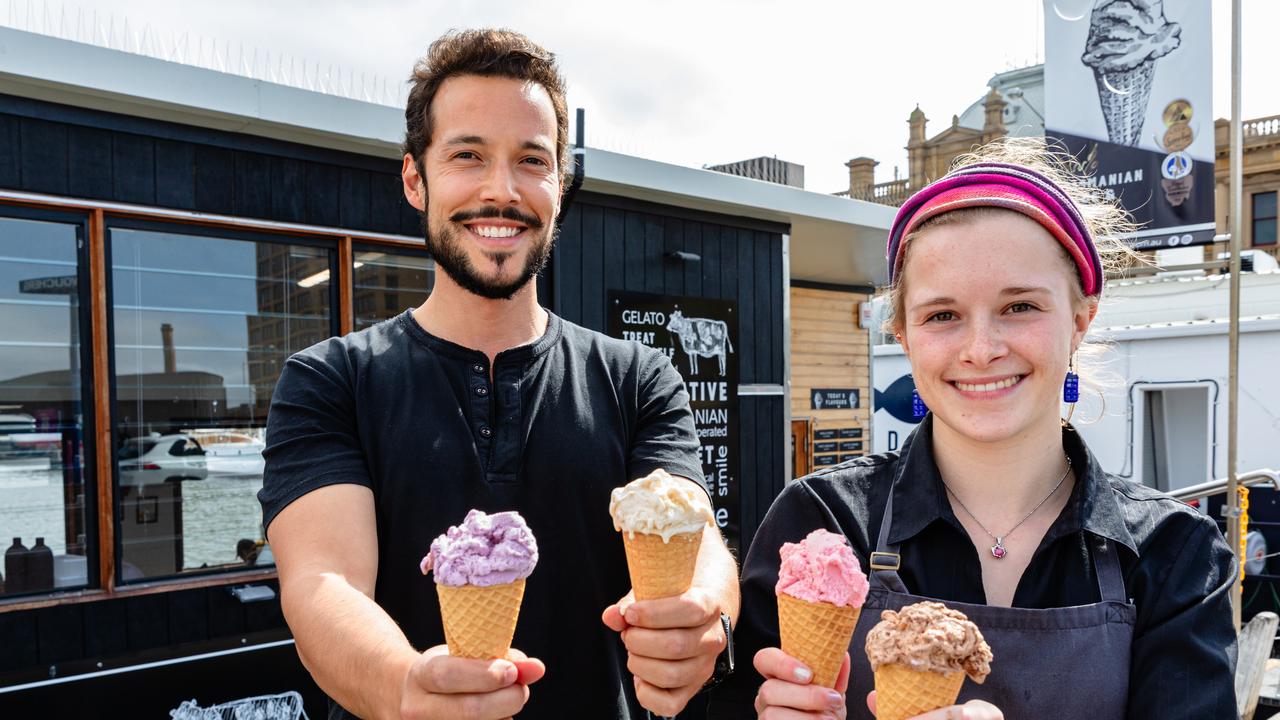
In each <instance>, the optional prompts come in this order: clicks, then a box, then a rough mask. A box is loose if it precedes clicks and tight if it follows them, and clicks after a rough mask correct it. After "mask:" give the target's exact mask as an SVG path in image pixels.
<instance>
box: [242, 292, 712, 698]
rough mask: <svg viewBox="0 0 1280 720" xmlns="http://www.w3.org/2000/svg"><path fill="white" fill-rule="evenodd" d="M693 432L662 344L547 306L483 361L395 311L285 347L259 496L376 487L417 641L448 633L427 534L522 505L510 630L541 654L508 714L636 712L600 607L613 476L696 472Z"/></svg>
mask: <svg viewBox="0 0 1280 720" xmlns="http://www.w3.org/2000/svg"><path fill="white" fill-rule="evenodd" d="M491 375H492V379H491ZM698 447H699V445H698V439H697V437H696V436H695V433H694V425H693V416H692V414H691V413H690V411H689V402H688V395H687V393H686V391H685V386H684V382H683V381H682V380H681V378H680V375H679V374H678V373H677V372H676V370H675V368H674V367H672V365H671V362H670V360H668V358H667V357H666V356H665V355H663V354H661V353H660V352H658V351H656V350H652V349H649V348H645V347H643V346H641V345H639V344H638V343H633V342H627V341H622V340H615V339H612V338H609V337H606V336H604V335H601V334H599V333H596V332H592V331H590V330H586V329H584V328H581V327H578V326H576V325H574V324H572V323H569V322H565V321H563V320H561V319H560V318H558V317H556V316H555V315H552V316H551V318H550V321H549V322H548V324H547V330H546V333H545V334H544V335H543V337H542V338H540V339H539V340H537V341H536V342H534V343H533V344H531V345H526V346H523V347H519V348H514V349H512V350H507V351H504V352H502V353H499V354H498V356H497V357H496V358H495V362H494V364H493V367H492V368H490V367H489V360H488V359H487V358H486V357H485V355H484V354H483V353H481V352H478V351H475V350H470V349H467V348H464V347H461V346H459V345H456V344H454V343H451V342H448V341H446V340H442V339H440V338H437V337H434V336H432V335H430V334H428V333H427V332H426V331H424V330H423V329H422V327H421V326H419V325H418V323H417V322H416V321H415V320H414V319H413V316H412V315H411V314H410V313H408V312H406V313H404V314H402V315H400V316H399V317H396V318H394V319H392V320H388V321H386V322H384V323H381V324H379V325H376V326H374V327H372V328H370V329H367V330H364V331H361V332H357V333H353V334H351V335H348V336H346V337H343V338H333V339H330V340H326V341H324V342H322V343H320V344H318V345H315V346H314V347H311V348H309V349H307V350H304V351H303V352H300V353H298V354H297V355H294V356H293V357H292V358H290V359H289V361H288V363H287V364H286V365H285V368H284V370H283V372H282V374H281V376H280V381H279V383H278V384H277V385H276V391H275V395H274V397H273V399H272V404H271V414H270V416H269V418H268V424H267V448H266V450H265V451H264V453H263V455H264V456H265V458H266V461H267V464H266V472H265V476H264V479H263V488H262V492H261V493H260V494H259V498H260V499H261V501H262V506H263V516H264V517H263V520H264V523H265V524H269V523H270V522H271V520H272V519H273V518H274V517H275V516H276V514H277V513H279V512H280V510H282V509H283V508H284V507H285V506H287V505H288V504H289V503H291V502H293V501H294V500H295V499H297V498H298V497H301V496H302V495H304V494H306V493H308V492H310V491H312V490H315V489H317V488H320V487H323V486H326V485H331V484H335V483H354V484H358V485H364V486H367V487H369V488H371V489H372V490H373V494H374V501H375V510H376V513H377V530H378V552H379V558H378V579H377V585H376V590H375V595H374V599H375V600H376V601H377V602H378V604H379V605H381V606H382V607H383V608H384V609H385V610H386V611H387V613H388V614H389V615H390V616H391V617H392V618H393V619H394V620H395V621H396V622H397V623H398V624H399V625H400V627H401V628H402V629H403V630H404V632H405V635H406V636H407V637H408V639H409V642H410V643H412V644H413V646H414V647H416V648H419V649H426V648H427V647H430V646H433V645H438V644H441V643H443V642H444V632H443V628H442V627H441V623H440V610H439V603H438V600H437V597H436V591H435V586H434V581H433V579H432V578H431V577H424V576H423V575H422V574H421V573H420V572H419V570H418V562H419V560H421V559H422V556H423V555H424V554H426V552H427V550H428V548H429V547H430V543H431V541H432V539H434V538H435V537H436V536H437V535H439V534H441V533H442V532H444V531H445V529H446V528H447V527H448V526H450V525H457V524H458V523H460V522H461V521H462V519H463V517H464V516H465V515H466V513H467V511H468V510H469V509H471V508H479V509H481V510H484V511H485V512H497V511H502V510H517V511H519V512H520V513H521V514H522V515H523V516H524V518H525V520H526V521H527V522H528V523H529V527H530V529H531V530H533V533H534V535H535V537H536V538H537V540H538V551H539V560H538V565H537V567H536V568H535V569H534V572H533V574H532V575H531V576H530V577H529V579H528V580H527V582H526V585H525V596H524V602H523V605H522V606H521V610H520V619H519V623H518V624H517V626H516V633H515V639H514V642H513V645H514V646H515V647H516V648H518V649H520V650H522V651H524V652H526V653H528V654H529V655H531V656H533V657H537V658H539V659H541V660H542V661H543V662H545V663H546V666H547V674H546V677H545V678H543V679H542V680H541V681H539V682H538V683H537V684H536V685H534V686H533V687H532V688H530V690H531V692H530V698H529V702H528V704H527V705H526V706H525V709H524V711H523V712H521V713H520V717H521V718H552V717H555V718H560V717H571V716H575V717H590V718H627V717H637V716H639V717H644V714H643V711H642V710H640V708H639V706H638V705H637V704H636V702H635V698H634V690H633V685H632V682H631V678H630V676H629V674H628V673H627V671H626V654H625V650H623V648H622V644H621V642H620V641H619V639H618V636H617V634H616V633H614V632H612V631H610V630H609V629H608V628H606V627H605V626H604V624H603V623H602V622H601V621H600V614H601V612H602V611H603V610H604V609H605V607H607V606H608V605H609V604H611V603H613V602H616V601H617V600H618V599H619V598H621V597H622V596H623V594H625V593H626V592H627V591H628V590H629V589H630V586H631V583H630V580H629V578H628V575H627V563H626V557H625V554H624V552H623V546H622V540H621V537H620V536H619V534H618V533H617V532H615V531H614V529H613V521H612V519H611V518H610V516H609V493H610V491H611V490H612V489H613V488H615V487H617V486H619V485H622V484H624V483H626V482H627V481H629V480H632V479H634V478H637V477H641V476H643V475H646V474H648V473H649V472H651V471H652V470H654V469H656V468H664V469H666V470H667V471H669V472H671V473H673V474H675V475H681V476H684V477H688V478H694V479H697V480H699V481H701V479H702V466H701V464H700V462H699V458H698ZM331 717H348V716H347V715H345V714H344V713H342V712H340V711H335V713H334V714H332V715H331Z"/></svg>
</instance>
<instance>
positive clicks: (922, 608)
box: [866, 602, 992, 720]
mask: <svg viewBox="0 0 1280 720" xmlns="http://www.w3.org/2000/svg"><path fill="white" fill-rule="evenodd" d="M866 650H867V659H868V660H869V661H871V669H872V670H873V671H874V672H875V675H876V720H906V718H909V717H914V716H916V715H920V714H921V713H926V712H929V711H930V710H936V709H938V708H941V707H946V706H948V705H954V704H955V702H956V698H957V697H959V695H960V687H961V686H962V685H964V679H965V677H966V676H968V678H969V679H970V680H973V681H974V682H976V683H981V682H983V681H985V680H986V679H987V675H988V674H989V673H990V672H991V659H992V658H991V648H990V647H989V646H988V645H987V643H986V641H985V640H983V638H982V632H981V631H979V630H978V626H977V625H974V624H973V623H972V622H970V621H969V619H968V618H967V617H965V615H964V613H962V612H960V611H958V610H952V609H950V608H948V607H947V606H946V605H943V604H942V603H937V602H918V603H916V604H914V605H908V606H906V607H904V608H902V609H901V610H898V611H894V610H884V611H882V612H881V613H880V622H878V623H876V626H875V627H873V628H871V632H869V633H867V648H866Z"/></svg>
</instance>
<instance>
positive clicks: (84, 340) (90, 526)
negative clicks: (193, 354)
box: [0, 203, 102, 602]
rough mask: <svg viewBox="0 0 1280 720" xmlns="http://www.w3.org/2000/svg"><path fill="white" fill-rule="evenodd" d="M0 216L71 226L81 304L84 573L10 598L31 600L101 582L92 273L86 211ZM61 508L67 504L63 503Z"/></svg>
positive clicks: (3, 211) (12, 209)
mask: <svg viewBox="0 0 1280 720" xmlns="http://www.w3.org/2000/svg"><path fill="white" fill-rule="evenodd" d="M0 218H4V219H14V220H34V221H37V222H51V223H59V224H64V225H70V226H72V227H74V228H75V234H76V302H77V303H79V307H78V310H79V312H78V313H77V318H76V320H77V322H78V323H79V331H80V332H79V335H80V337H79V341H80V378H79V380H80V407H81V408H82V412H81V425H80V435H81V451H80V455H81V460H80V461H81V464H82V465H83V467H82V469H81V472H82V473H83V474H84V519H83V522H84V547H85V560H86V562H85V565H86V569H87V573H86V575H85V582H84V584H83V585H74V586H72V587H70V588H68V589H65V590H56V589H55V590H54V591H52V593H33V594H29V595H23V596H21V597H18V598H14V599H13V601H14V602H22V601H24V600H25V601H30V600H32V599H36V598H43V597H47V596H48V595H50V594H56V593H62V592H84V591H85V590H92V589H95V588H98V587H101V585H102V578H101V577H100V573H99V564H98V563H97V562H91V561H96V560H97V559H98V558H99V557H100V556H101V552H102V549H101V542H100V540H101V533H100V531H99V523H100V520H101V517H102V513H101V508H100V507H99V489H98V481H99V473H98V462H97V459H98V457H99V453H100V452H101V448H99V447H98V443H97V439H98V434H97V422H98V417H97V412H96V406H95V403H94V395H95V388H96V385H95V383H94V372H93V349H94V344H93V328H94V326H93V311H94V307H93V303H92V300H93V287H92V281H91V272H90V260H91V258H90V242H89V238H90V225H89V221H90V215H89V214H88V213H86V212H83V211H81V212H77V211H76V210H75V209H69V208H68V209H62V208H51V207H39V206H37V207H32V206H27V205H10V204H5V203H0ZM64 510H65V506H64Z"/></svg>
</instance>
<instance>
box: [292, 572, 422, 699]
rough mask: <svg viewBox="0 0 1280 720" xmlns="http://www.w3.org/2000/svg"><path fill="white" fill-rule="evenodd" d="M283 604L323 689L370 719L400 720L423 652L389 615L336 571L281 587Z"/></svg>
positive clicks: (303, 654)
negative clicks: (408, 678)
mask: <svg viewBox="0 0 1280 720" xmlns="http://www.w3.org/2000/svg"><path fill="white" fill-rule="evenodd" d="M281 605H282V607H283V609H284V613H285V619H286V620H287V621H288V623H289V628H290V629H291V630H292V631H293V636H294V639H295V641H296V643H297V649H298V656H299V658H301V660H302V664H303V665H304V666H306V668H307V670H308V671H309V672H310V673H311V676H312V678H314V679H315V681H316V684H317V685H319V686H320V689H321V690H324V691H325V693H327V694H328V695H329V697H331V698H333V699H334V700H335V701H336V702H337V703H338V704H340V705H342V707H344V708H346V709H347V710H348V711H350V712H352V713H354V714H356V715H358V716H359V717H362V718H365V719H366V720H375V719H378V718H394V717H398V716H399V699H400V695H401V691H402V688H403V683H404V678H405V675H406V673H407V672H408V670H409V667H410V666H411V665H412V664H413V662H414V661H415V660H416V659H417V657H418V653H417V652H416V651H415V650H414V649H413V647H412V646H411V645H410V644H409V641H408V640H407V639H406V638H405V636H404V633H403V632H402V631H401V630H400V628H399V626H397V625H396V623H395V621H393V620H392V619H391V618H390V617H389V616H388V615H387V613H386V611H384V610H383V609H382V608H381V607H379V606H378V604H377V603H375V602H374V601H373V599H372V598H370V597H368V596H367V595H365V594H364V593H362V592H360V591H359V590H357V589H355V588H354V587H352V586H351V585H350V584H349V583H348V582H347V581H346V579H345V578H343V577H342V576H341V575H336V574H332V573H325V574H319V575H314V576H310V577H305V578H298V579H296V580H294V581H292V583H291V584H290V585H289V586H284V585H282V586H281Z"/></svg>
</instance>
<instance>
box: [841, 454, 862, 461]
mask: <svg viewBox="0 0 1280 720" xmlns="http://www.w3.org/2000/svg"><path fill="white" fill-rule="evenodd" d="M862 455H863V453H850V454H848V455H841V456H840V462H844V461H845V460H852V459H854V458H860V457H862Z"/></svg>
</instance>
